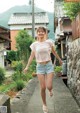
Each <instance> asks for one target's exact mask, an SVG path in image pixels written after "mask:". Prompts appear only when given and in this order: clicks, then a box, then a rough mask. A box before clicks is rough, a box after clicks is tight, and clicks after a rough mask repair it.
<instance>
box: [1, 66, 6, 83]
mask: <svg viewBox="0 0 80 113" xmlns="http://www.w3.org/2000/svg"><path fill="white" fill-rule="evenodd" d="M4 79H5V70H4V69H3V68H1V67H0V84H1V83H2V82H3V80H4Z"/></svg>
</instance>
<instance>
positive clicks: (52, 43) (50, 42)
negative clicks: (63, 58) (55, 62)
mask: <svg viewBox="0 0 80 113" xmlns="http://www.w3.org/2000/svg"><path fill="white" fill-rule="evenodd" d="M48 43H49V44H50V46H51V47H52V46H53V47H54V48H55V44H54V41H53V40H50V39H49V40H48Z"/></svg>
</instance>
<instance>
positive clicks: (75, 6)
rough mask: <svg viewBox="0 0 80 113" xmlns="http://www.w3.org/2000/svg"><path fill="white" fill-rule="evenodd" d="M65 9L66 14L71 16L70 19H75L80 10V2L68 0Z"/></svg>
mask: <svg viewBox="0 0 80 113" xmlns="http://www.w3.org/2000/svg"><path fill="white" fill-rule="evenodd" d="M64 10H65V11H66V15H67V16H69V17H70V19H74V18H75V17H76V16H77V14H78V12H80V2H76V3H75V2H74V3H73V2H68V3H64Z"/></svg>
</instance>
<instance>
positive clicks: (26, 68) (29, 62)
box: [23, 51, 35, 73]
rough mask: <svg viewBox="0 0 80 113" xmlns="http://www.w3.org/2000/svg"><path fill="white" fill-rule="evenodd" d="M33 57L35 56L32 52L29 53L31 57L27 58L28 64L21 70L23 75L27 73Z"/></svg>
mask: <svg viewBox="0 0 80 113" xmlns="http://www.w3.org/2000/svg"><path fill="white" fill-rule="evenodd" d="M34 56H35V54H34V52H33V51H31V55H30V57H29V60H28V63H27V65H26V67H25V69H24V70H23V72H24V73H25V72H27V70H28V68H29V66H30V64H31V62H32V60H33V58H34Z"/></svg>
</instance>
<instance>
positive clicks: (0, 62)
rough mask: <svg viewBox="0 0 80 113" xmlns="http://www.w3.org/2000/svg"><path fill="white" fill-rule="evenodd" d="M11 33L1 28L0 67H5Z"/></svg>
mask: <svg viewBox="0 0 80 113" xmlns="http://www.w3.org/2000/svg"><path fill="white" fill-rule="evenodd" d="M9 33H10V31H9V29H7V28H5V27H3V26H0V66H1V67H4V66H5V56H6V50H8V49H10V34H9Z"/></svg>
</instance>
